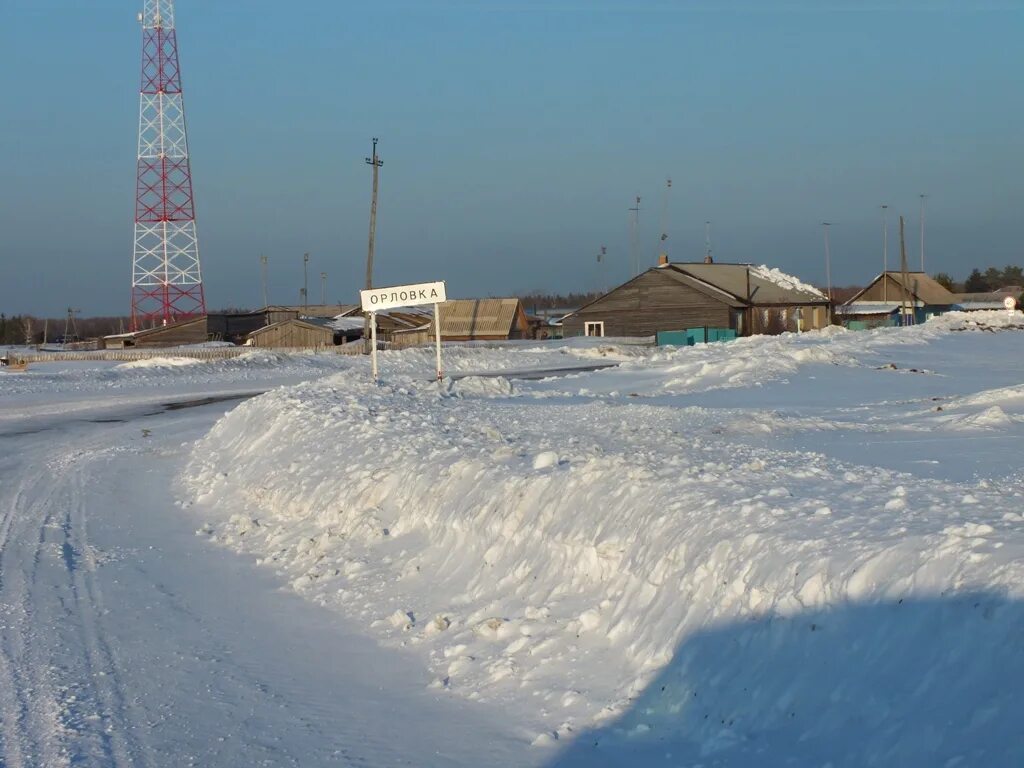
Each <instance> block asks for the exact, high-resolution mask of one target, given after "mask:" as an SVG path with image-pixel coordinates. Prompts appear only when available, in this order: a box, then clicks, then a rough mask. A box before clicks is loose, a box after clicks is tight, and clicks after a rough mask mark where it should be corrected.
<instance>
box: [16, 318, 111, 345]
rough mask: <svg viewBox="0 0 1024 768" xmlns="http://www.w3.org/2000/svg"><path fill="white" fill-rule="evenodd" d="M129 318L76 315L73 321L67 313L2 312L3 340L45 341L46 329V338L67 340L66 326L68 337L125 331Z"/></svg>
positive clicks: (70, 338) (51, 340) (89, 337)
mask: <svg viewBox="0 0 1024 768" xmlns="http://www.w3.org/2000/svg"><path fill="white" fill-rule="evenodd" d="M128 322H129V319H128V318H127V317H76V318H75V319H74V322H73V323H69V322H68V319H67V318H66V317H51V318H49V319H47V318H41V317H31V316H29V315H12V316H11V317H8V316H7V315H6V314H4V313H2V312H0V344H4V345H8V346H10V345H20V344H42V343H43V334H44V333H45V334H46V341H48V342H54V343H60V342H63V341H65V339H64V335H65V329H66V332H67V336H68V338H67V341H77V340H79V339H94V338H96V337H97V336H109V335H110V334H112V333H123V332H124V331H126V330H127V329H128Z"/></svg>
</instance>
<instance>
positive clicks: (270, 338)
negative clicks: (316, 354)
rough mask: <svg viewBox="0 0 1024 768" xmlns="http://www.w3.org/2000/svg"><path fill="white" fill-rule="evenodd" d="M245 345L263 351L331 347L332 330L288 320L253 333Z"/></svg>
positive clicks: (332, 340)
mask: <svg viewBox="0 0 1024 768" xmlns="http://www.w3.org/2000/svg"><path fill="white" fill-rule="evenodd" d="M245 343H246V344H247V345H249V346H253V347H260V348H264V349H281V348H285V347H304V348H310V349H313V348H317V347H332V346H334V329H333V328H330V327H328V326H326V325H319V324H314V323H310V322H307V321H305V320H298V319H296V318H290V319H288V320H282V321H281V322H279V323H272V324H271V325H267V326H264V327H263V328H259V329H258V330H255V331H253V332H252V333H250V334H249V337H248V338H247V339H246V342H245Z"/></svg>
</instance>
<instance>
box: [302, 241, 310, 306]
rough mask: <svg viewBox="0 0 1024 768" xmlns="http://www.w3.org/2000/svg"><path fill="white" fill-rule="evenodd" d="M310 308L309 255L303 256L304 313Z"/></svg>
mask: <svg viewBox="0 0 1024 768" xmlns="http://www.w3.org/2000/svg"><path fill="white" fill-rule="evenodd" d="M308 307H309V254H308V253H304V254H302V311H303V312H306V310H307V308H308Z"/></svg>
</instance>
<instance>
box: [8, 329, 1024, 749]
mask: <svg viewBox="0 0 1024 768" xmlns="http://www.w3.org/2000/svg"><path fill="white" fill-rule="evenodd" d="M1022 330H1024V317H1022V316H1021V315H1020V313H1018V314H1017V315H1016V317H1015V319H1013V320H1010V319H1009V318H1008V317H1007V315H1006V313H997V312H991V313H979V314H973V315H970V316H966V315H947V316H945V317H943V318H939V319H937V320H934V321H932V322H929V323H928V324H926V325H924V326H919V327H916V328H912V329H880V330H876V331H867V332H856V333H854V332H846V331H843V330H841V329H830V330H828V331H824V332H817V333H809V334H803V335H799V336H797V335H787V336H782V337H774V338H754V339H743V340H738V341H736V342H730V343H728V344H717V345H706V346H699V347H691V348H682V349H673V348H661V349H654V348H644V347H637V346H635V345H628V344H619V343H615V341H614V340H576V341H572V342H566V343H557V342H548V343H543V344H540V343H538V344H517V345H505V346H496V347H462V348H453V349H449V350H446V360H445V364H446V369H447V370H449V371H450V372H452V373H459V374H468V375H465V377H463V378H459V379H458V380H456V381H447V382H445V384H444V385H442V386H440V387H439V385H437V384H436V383H434V382H431V381H430V379H431V373H432V366H433V352H432V350H429V349H425V350H405V351H403V352H396V353H387V354H384V355H382V361H381V370H382V383H381V384H380V385H379V386H374V385H372V384H371V383H370V382H369V381H368V370H367V364H366V361H365V360H363V359H360V358H334V357H321V358H313V357H309V358H294V357H289V358H277V359H273V358H270V357H265V358H261V357H260V356H259V354H258V353H257V356H256V357H254V358H253V359H249V360H246V359H244V358H243V359H240V361H220V362H203V363H197V364H188V365H185V364H183V365H180V366H179V365H168V366H163V367H161V368H159V369H158V368H153V367H151V366H139V365H138V364H132V365H130V366H120V367H113V366H109V365H105V364H88V365H87V364H80V365H79V366H74V365H64V366H63V367H62V368H59V369H57V368H56V367H55V368H54V369H53V370H49V371H48V370H39V369H36V370H34V371H31V370H30V372H29V373H27V374H19V375H13V374H10V375H4V376H3V377H2V378H0V403H2V404H3V407H2V408H0V432H4V433H6V437H5V436H0V443H5V442H6V443H7V445H10V446H14V447H16V449H17V450H16V451H15V450H12V451H8V452H5V453H4V459H3V466H2V468H0V481H2V485H0V496H2V501H3V504H4V507H3V510H4V513H5V515H6V517H5V518H4V523H3V527H0V600H2V601H3V603H4V605H5V606H7V609H6V610H7V612H6V614H5V619H4V620H3V623H2V624H0V627H2V635H0V640H2V642H0V674H2V675H3V677H2V678H0V682H2V683H3V684H0V714H2V726H3V727H2V730H0V732H2V734H3V735H2V736H0V743H2V744H3V750H4V751H3V754H4V755H5V758H4V759H5V760H6V764H8V765H34V764H47V765H49V764H61V762H60V761H63V762H64V764H98V765H100V764H126V765H127V764H151V765H163V764H168V765H170V764H174V765H180V764H189V762H188V760H192V761H193V762H194V763H195V764H197V765H198V764H202V765H235V764H243V763H244V764H253V765H256V764H267V765H281V764H284V765H287V764H296V765H298V764H304V765H313V764H327V763H331V762H332V761H333V762H340V763H341V764H343V765H344V764H351V765H361V764H364V765H404V764H408V765H442V764H443V765H467V766H469V765H473V766H476V765H481V764H485V763H486V764H488V765H504V766H524V765H538V766H540V765H544V766H559V767H561V766H595V765H658V766H660V765H680V766H695V765H704V766H765V765H768V766H774V765H779V766H782V765H796V766H804V765H829V764H830V765H833V766H860V765H866V764H875V765H887V766H888V765H893V766H895V765H910V764H918V765H944V766H958V765H959V766H968V765H1018V764H1021V763H1022V762H1024V741H1022V740H1021V739H1020V738H1019V735H1018V734H1019V731H1020V728H1019V723H1018V722H1017V721H1018V720H1019V714H1018V713H1019V704H1020V702H1021V698H1020V693H1019V691H1020V690H1021V689H1022V686H1024V653H1022V651H1024V647H1022V645H1021V643H1022V640H1021V638H1022V637H1024V603H1022V602H1021V601H1022V597H1024V515H1022V512H1024V508H1022V501H1024V482H1022V481H1024V472H1022V462H1021V460H1020V446H1021V438H1022V437H1024V376H1022V373H1024V364H1022V363H1021V361H1022V360H1024V333H1021V331H1022ZM595 363H601V364H604V363H614V364H616V365H615V367H612V368H602V369H600V370H580V371H579V372H576V373H570V374H569V375H564V374H562V375H559V376H557V377H553V378H546V379H540V380H535V379H533V378H531V377H530V373H531V372H536V371H538V370H563V369H566V368H580V367H588V366H589V365H592V364H595ZM54 365H55V366H56V364H54ZM40 368H41V367H40ZM502 373H503V374H504V375H501V374H502ZM524 376H525V378H524ZM300 382H301V383H300ZM279 385H288V386H279ZM261 391H266V393H265V394H262V395H259V396H256V397H252V398H251V399H247V400H245V401H244V402H241V404H239V405H237V406H235V405H234V404H233V403H228V402H224V403H214V404H209V405H200V406H198V407H194V408H185V409H172V410H164V406H165V405H166V404H167V403H169V402H181V401H185V400H192V401H195V400H197V399H199V398H201V397H202V398H214V397H229V396H232V395H235V396H238V395H242V394H251V393H253V392H261ZM56 402H60V406H59V411H60V412H59V413H55V412H54V411H55V410H58V409H56V408H55V406H54V404H55V403H56ZM47 408H49V412H47V411H46V409H47ZM112 413H117V414H119V415H118V416H117V418H118V419H123V420H122V421H117V422H111V421H109V418H110V415H111V414H112ZM218 417H219V418H218ZM94 422H100V423H94ZM192 532H195V533H198V536H196V535H192ZM211 544H212V546H211ZM12 572H13V574H14V575H13V576H11V575H9V574H10V573H12ZM55 627H59V631H55V630H54V628H55ZM4 681H10V682H9V684H8V683H7V682H4ZM219 739H223V741H219ZM40 756H42V758H44V759H40ZM172 756H173V758H174V759H173V760H168V758H170V757H172ZM260 761H262V762H260Z"/></svg>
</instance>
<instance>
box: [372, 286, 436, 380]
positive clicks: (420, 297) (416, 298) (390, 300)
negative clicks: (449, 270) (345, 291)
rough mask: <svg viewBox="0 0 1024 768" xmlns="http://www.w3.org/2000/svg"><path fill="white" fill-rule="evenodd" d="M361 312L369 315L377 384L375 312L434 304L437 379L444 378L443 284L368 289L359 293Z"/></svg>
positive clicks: (373, 364)
mask: <svg viewBox="0 0 1024 768" xmlns="http://www.w3.org/2000/svg"><path fill="white" fill-rule="evenodd" d="M359 300H360V302H361V304H362V309H363V311H364V312H369V314H370V333H371V343H372V346H373V350H372V356H373V359H372V363H371V366H372V368H373V380H374V381H377V313H378V312H380V311H381V310H384V309H394V308H395V307H414V306H418V305H420V304H433V305H434V343H435V346H436V350H437V380H438V381H441V378H442V376H443V373H442V370H441V313H440V310H439V309H438V305H439V304H441V303H443V302H445V301H447V300H448V299H447V295H446V294H445V286H444V281H440V282H435V283H415V284H413V285H395V286H391V287H390V288H368V289H366V290H365V291H360V292H359Z"/></svg>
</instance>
